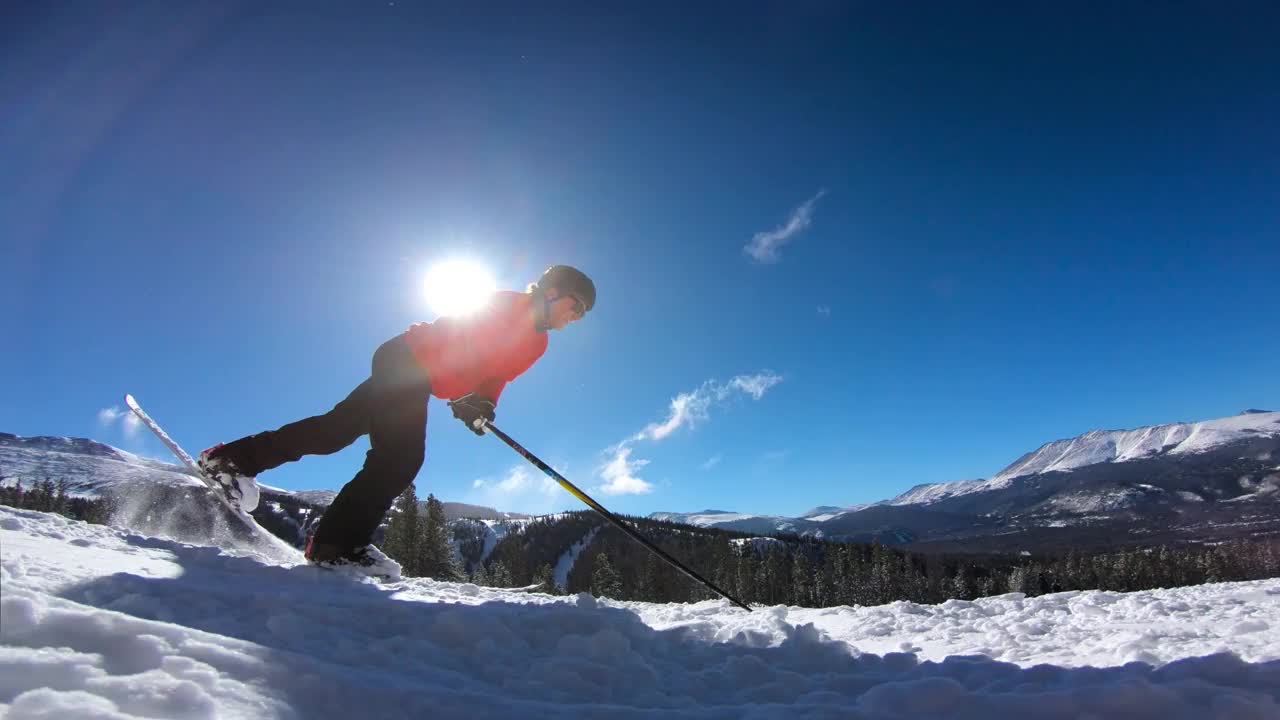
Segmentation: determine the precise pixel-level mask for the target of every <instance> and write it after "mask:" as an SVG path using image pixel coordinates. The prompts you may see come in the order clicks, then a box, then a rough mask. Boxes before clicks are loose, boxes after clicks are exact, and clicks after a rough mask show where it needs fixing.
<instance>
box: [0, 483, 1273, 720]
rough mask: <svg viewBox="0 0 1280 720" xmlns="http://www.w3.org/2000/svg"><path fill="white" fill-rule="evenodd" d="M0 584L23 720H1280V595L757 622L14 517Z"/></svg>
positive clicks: (2, 521)
mask: <svg viewBox="0 0 1280 720" xmlns="http://www.w3.org/2000/svg"><path fill="white" fill-rule="evenodd" d="M0 591H2V594H0V716H4V717H8V718H43V717H47V718H60V719H62V718H98V719H107V718H112V719H117V718H133V717H148V718H175V719H184V720H185V719H196V718H299V719H302V718H306V719H307V720H310V719H312V718H326V717H342V718H406V717H432V718H490V717H495V718H496V717H502V718H506V717H520V718H611V719H612V718H725V719H728V718H886V719H889V718H902V719H905V718H919V717H929V718H984V719H985V718H1019V717H1034V718H1036V720H1056V719H1058V718H1063V719H1065V718H1072V719H1076V718H1126V719H1127V720H1128V719H1141V718H1152V719H1158V720H1178V719H1181V718H1187V719H1192V718H1195V719H1197V720H1199V719H1200V718H1221V719H1223V720H1226V719H1228V718H1230V719H1231V720H1249V719H1251V718H1259V719H1261V718H1265V719H1268V720H1274V719H1277V718H1280V580H1267V581H1259V582H1250V583H1233V584H1222V585H1210V586H1203V587H1197V588H1188V589H1180V590H1165V591H1155V592H1145V593H1132V594H1117V593H1102V592H1087V593H1064V594H1059V595H1051V596H1045V597H1040V598H1034V599H1029V600H1028V599H1023V598H1021V597H1020V596H1016V595H1008V596H1003V597H999V598H990V599H985V600H981V601H978V602H955V601H952V602H949V603H946V604H943V605H940V606H920V605H912V604H910V603H895V604H893V605H888V606H884V607H873V608H829V609H822V610H802V609H796V608H785V607H773V608H760V609H757V610H756V611H754V612H752V613H750V614H748V613H746V612H744V611H741V610H735V609H732V608H730V607H729V606H728V605H727V604H726V603H723V602H704V603H698V604H692V605H654V604H645V603H613V602H607V601H603V602H597V601H595V600H594V599H592V598H591V597H589V596H585V595H583V596H573V597H550V596H543V595H537V594H531V593H510V592H503V591H498V590H491V589H486V588H478V587H475V586H473V585H466V584H451V583H435V582H432V581H429V580H409V581H404V582H400V583H395V584H390V585H377V584H373V583H367V582H358V581H356V580H354V579H351V578H347V577H343V576H340V575H336V574H333V573H328V572H324V571H319V570H316V569H314V568H309V567H306V566H298V565H294V564H290V563H288V562H286V563H283V564H281V563H280V562H279V561H278V560H276V561H270V560H264V559H259V558H255V557H252V556H250V555H245V554H232V553H229V552H226V551H223V550H219V549H217V548H212V547H201V546H195V545H187V544H182V543H178V542H175V541H171V540H164V539H157V538H151V537H145V536H141V535H134V534H128V533H125V532H122V531H119V530H115V529H111V528H106V527H101V526H92V525H86V524H83V523H78V522H73V521H69V520H66V519H63V518H61V517H57V516H51V515H46V514H43V513H35V512H29V511H21V510H12V509H8V508H0Z"/></svg>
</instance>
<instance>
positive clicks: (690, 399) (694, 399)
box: [633, 384, 712, 440]
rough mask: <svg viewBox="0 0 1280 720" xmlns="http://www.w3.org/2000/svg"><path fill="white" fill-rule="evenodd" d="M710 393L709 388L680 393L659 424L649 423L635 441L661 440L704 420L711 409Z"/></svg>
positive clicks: (704, 387)
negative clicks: (682, 428) (664, 418)
mask: <svg viewBox="0 0 1280 720" xmlns="http://www.w3.org/2000/svg"><path fill="white" fill-rule="evenodd" d="M711 400H712V393H711V392H709V386H708V385H707V384H703V386H702V387H700V388H698V389H697V390H694V391H693V392H686V393H680V394H679V395H677V396H675V397H674V398H672V400H671V410H670V412H669V413H668V414H667V419H666V420H664V421H662V422H661V423H650V424H649V426H648V427H646V428H645V429H644V430H641V431H640V432H639V434H637V435H636V436H635V438H633V439H635V440H661V439H663V438H665V437H667V436H668V435H670V434H671V433H673V432H675V431H676V430H678V429H680V428H681V427H684V426H686V425H687V426H690V427H692V426H694V425H696V424H698V423H699V422H701V421H703V420H706V419H707V417H708V410H709V409H710V408H711Z"/></svg>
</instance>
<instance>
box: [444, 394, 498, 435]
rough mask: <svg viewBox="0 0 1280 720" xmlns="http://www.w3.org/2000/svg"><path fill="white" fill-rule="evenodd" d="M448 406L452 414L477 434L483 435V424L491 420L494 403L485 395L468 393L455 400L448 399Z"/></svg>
mask: <svg viewBox="0 0 1280 720" xmlns="http://www.w3.org/2000/svg"><path fill="white" fill-rule="evenodd" d="M449 407H450V408H451V409H452V410H453V416H454V417H456V418H458V419H459V420H461V421H462V424H464V425H466V426H467V429H468V430H470V431H471V432H473V433H475V434H477V435H483V434H484V428H485V426H486V425H488V424H489V423H491V422H493V411H494V404H493V401H492V400H490V399H489V398H487V397H481V396H479V395H476V394H475V393H468V394H466V395H463V396H462V397H460V398H458V399H457V400H450V401H449Z"/></svg>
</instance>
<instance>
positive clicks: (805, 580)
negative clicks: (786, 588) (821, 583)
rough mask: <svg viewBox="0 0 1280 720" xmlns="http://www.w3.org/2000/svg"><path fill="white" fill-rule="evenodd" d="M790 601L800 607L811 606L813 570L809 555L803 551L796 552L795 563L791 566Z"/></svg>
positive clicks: (812, 603)
mask: <svg viewBox="0 0 1280 720" xmlns="http://www.w3.org/2000/svg"><path fill="white" fill-rule="evenodd" d="M791 585H792V587H791V603H792V604H795V605H799V606H801V607H811V606H813V605H814V602H813V595H814V593H813V572H812V568H811V563H810V562H809V556H808V555H806V554H805V553H804V552H803V551H800V552H798V553H796V559H795V563H794V565H793V566H792V568H791Z"/></svg>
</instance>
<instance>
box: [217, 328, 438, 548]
mask: <svg viewBox="0 0 1280 720" xmlns="http://www.w3.org/2000/svg"><path fill="white" fill-rule="evenodd" d="M430 396H431V384H430V382H429V380H428V378H427V374H426V371H425V370H423V368H422V366H421V365H419V364H418V362H417V360H415V359H414V357H413V352H412V351H411V350H410V348H409V344H408V342H407V341H406V339H405V336H404V335H399V336H397V337H394V338H392V339H391V340H388V341H387V342H385V343H383V344H382V345H381V346H380V347H379V348H378V349H377V351H375V352H374V353H373V372H372V374H371V375H370V376H369V379H367V380H365V381H364V382H362V383H360V385H359V386H358V387H357V388H356V389H355V390H352V391H351V394H350V395H348V396H347V397H346V398H345V399H344V400H343V401H342V402H339V403H338V404H337V405H335V406H333V409H332V410H330V411H329V412H327V413H325V414H323V415H316V416H314V417H309V418H306V419H305V420H299V421H297V422H293V423H289V424H288V425H285V426H284V427H281V428H280V429H278V430H268V431H266V432H261V433H258V434H256V435H250V436H248V437H244V438H241V439H239V440H236V441H234V442H230V443H227V445H226V446H225V448H224V449H223V452H224V453H225V456H226V457H227V458H229V459H230V460H231V461H232V462H234V463H235V464H236V465H237V466H238V467H239V468H240V469H241V470H242V471H243V472H246V473H248V474H251V475H257V474H258V473H261V472H263V471H264V470H270V469H271V468H273V467H277V466H279V465H283V464H284V463H287V462H292V461H294V460H297V459H298V458H300V457H302V456H303V455H328V454H330V453H335V452H337V451H339V450H341V449H343V448H345V447H347V446H348V445H350V444H351V443H353V442H355V441H356V439H357V438H359V437H360V436H361V435H365V434H368V436H369V452H368V454H367V455H365V460H364V467H362V468H360V472H358V473H356V476H355V477H354V478H352V479H351V481H350V482H348V483H347V484H346V485H344V486H343V487H342V490H341V492H339V493H338V496H337V497H336V498H334V500H333V503H332V504H331V505H330V506H329V509H328V510H326V511H325V513H324V517H323V518H322V519H321V520H320V527H319V528H318V529H317V530H316V532H315V537H314V542H316V543H319V544H326V545H336V546H338V547H340V548H357V547H361V546H364V545H368V544H369V543H370V542H372V541H373V534H374V531H375V530H377V528H378V524H379V523H380V522H381V521H382V517H383V515H385V514H386V512H387V509H388V508H390V507H391V504H392V503H393V502H395V499H396V496H398V495H399V494H400V493H402V492H404V489H405V488H407V487H409V484H410V483H412V482H413V479H414V478H415V477H416V476H417V475H418V470H419V469H420V468H421V467H422V458H423V453H424V451H425V445H426V432H427V399H428V398H429V397H430Z"/></svg>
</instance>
